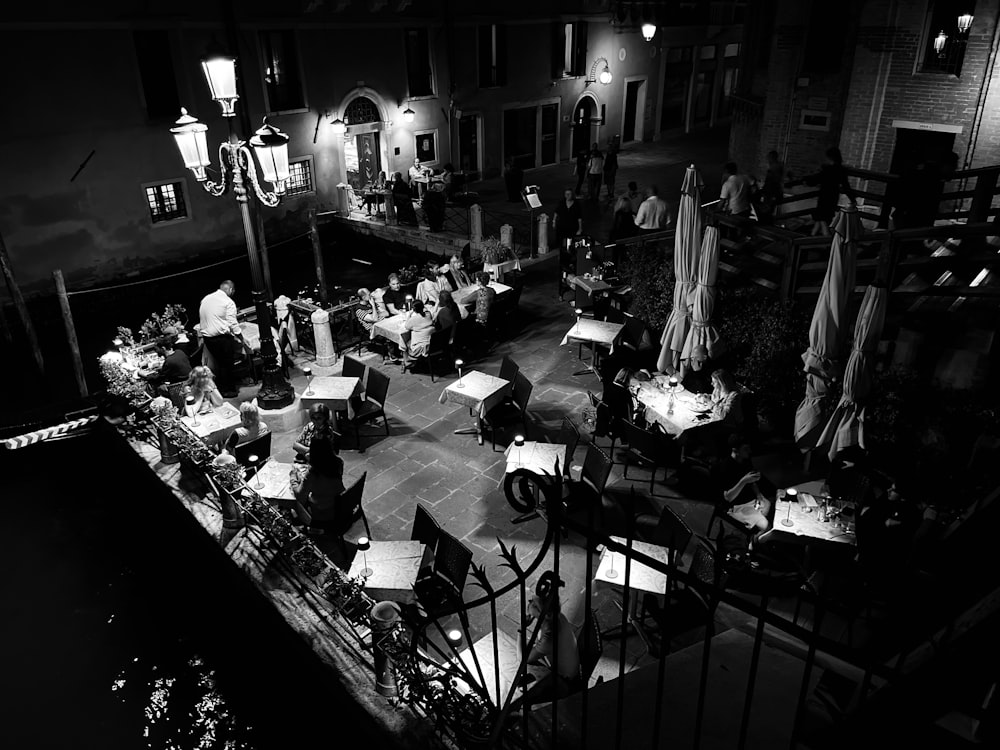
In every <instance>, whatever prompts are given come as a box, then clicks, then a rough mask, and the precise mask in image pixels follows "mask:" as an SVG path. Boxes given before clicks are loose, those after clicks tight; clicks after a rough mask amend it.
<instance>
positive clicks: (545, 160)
mask: <svg viewBox="0 0 1000 750" xmlns="http://www.w3.org/2000/svg"><path fill="white" fill-rule="evenodd" d="M558 128H559V105H558V104H543V105H542V164H555V163H556V131H557V130H558Z"/></svg>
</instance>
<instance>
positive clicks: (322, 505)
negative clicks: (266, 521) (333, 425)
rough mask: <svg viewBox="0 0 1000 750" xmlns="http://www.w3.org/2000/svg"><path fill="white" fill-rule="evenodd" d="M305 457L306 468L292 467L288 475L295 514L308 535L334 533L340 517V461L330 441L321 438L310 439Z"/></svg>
mask: <svg viewBox="0 0 1000 750" xmlns="http://www.w3.org/2000/svg"><path fill="white" fill-rule="evenodd" d="M308 455H309V463H308V466H303V465H299V466H294V467H292V470H291V472H290V474H289V487H290V488H291V490H292V492H293V493H294V495H295V500H296V504H295V513H296V515H297V516H298V517H299V520H300V521H301V522H302V523H303V524H305V525H307V526H308V527H309V528H308V530H307V532H308V533H309V534H324V533H326V531H327V530H328V529H329V530H331V531H336V530H337V529H339V527H340V524H339V521H340V516H341V515H343V511H342V510H341V509H339V508H338V504H337V499H338V498H339V497H340V496H341V495H342V494H344V462H343V461H342V460H341V458H340V456H338V455H337V450H336V448H334V446H333V441H332V440H330V439H329V438H327V437H323V436H315V437H313V439H312V441H311V443H310V445H309V453H308Z"/></svg>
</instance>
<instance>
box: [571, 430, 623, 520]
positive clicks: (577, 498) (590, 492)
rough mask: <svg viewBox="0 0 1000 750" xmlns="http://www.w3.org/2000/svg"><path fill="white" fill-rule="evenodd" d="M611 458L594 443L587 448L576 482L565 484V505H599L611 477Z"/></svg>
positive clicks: (573, 506) (574, 506)
mask: <svg viewBox="0 0 1000 750" xmlns="http://www.w3.org/2000/svg"><path fill="white" fill-rule="evenodd" d="M611 467H612V461H611V458H610V457H609V456H608V454H606V453H605V452H604V451H602V450H601V449H600V448H598V447H597V445H595V444H594V443H591V444H590V445H588V446H587V455H586V456H584V459H583V471H581V472H580V479H579V480H578V481H570V482H568V483H567V485H566V486H567V491H568V495H567V498H566V501H567V504H568V505H569V506H570V507H571V508H576V507H586V505H587V504H588V503H590V502H596V503H597V504H598V506H599V505H600V499H601V496H602V495H604V488H605V487H606V486H607V484H608V478H609V477H610V476H611Z"/></svg>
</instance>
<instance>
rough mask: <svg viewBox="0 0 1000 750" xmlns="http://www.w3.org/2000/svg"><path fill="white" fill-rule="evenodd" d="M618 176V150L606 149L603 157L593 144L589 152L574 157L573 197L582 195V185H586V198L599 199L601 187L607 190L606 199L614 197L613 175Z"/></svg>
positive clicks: (613, 148)
mask: <svg viewBox="0 0 1000 750" xmlns="http://www.w3.org/2000/svg"><path fill="white" fill-rule="evenodd" d="M616 174H618V149H617V148H616V147H614V146H612V147H611V148H609V149H608V153H607V156H605V155H604V154H603V153H602V152H601V149H600V148H599V147H598V145H597V144H596V143H595V144H594V145H593V146H591V147H590V150H589V151H580V153H578V154H577V155H576V189H575V190H574V193H573V194H574V195H582V192H581V191H582V189H583V183H584V182H585V181H586V183H587V197H588V198H589V199H590V200H592V201H596V200H598V199H599V198H600V197H601V185H602V184H603V185H604V187H605V189H606V190H607V198H608V200H611V199H612V198H614V195H615V175H616Z"/></svg>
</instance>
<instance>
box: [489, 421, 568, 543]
mask: <svg viewBox="0 0 1000 750" xmlns="http://www.w3.org/2000/svg"><path fill="white" fill-rule="evenodd" d="M504 455H505V456H506V458H507V467H506V469H505V470H504V475H503V479H501V480H500V483H501V485H502V486H503V491H504V496H505V497H506V498H507V502H508V503H509V504H510V505H511V507H513V508H515V509H520V506H521V504H522V503H526V504H528V507H531V508H533V507H534V506H535V505H536V504H537V502H538V492H537V491H538V487H539V486H541V485H545V486H549V484H550V483H551V482H552V481H553V480H554V479H555V471H556V465H557V464H558V467H559V471H560V472H563V473H565V471H566V466H565V464H566V446H565V445H564V444H563V443H539V442H537V441H535V440H528V441H526V442H525V443H524V445H521V446H518V445H515V444H514V443H511V444H510V445H508V446H507V450H506V451H504ZM517 491H520V492H521V493H522V495H529V494H530V497H524V498H522V499H518V498H517V496H516V494H515V493H516V492H517ZM515 523H516V522H515Z"/></svg>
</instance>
